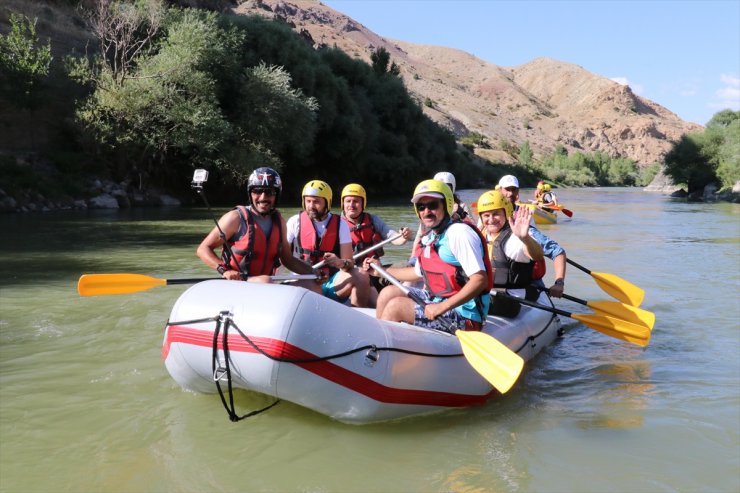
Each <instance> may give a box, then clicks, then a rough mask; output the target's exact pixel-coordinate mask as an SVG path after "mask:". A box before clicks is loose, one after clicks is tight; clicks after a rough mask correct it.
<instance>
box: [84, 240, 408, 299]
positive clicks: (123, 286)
mask: <svg viewBox="0 0 740 493" xmlns="http://www.w3.org/2000/svg"><path fill="white" fill-rule="evenodd" d="M401 236H402V235H401V234H398V235H396V236H394V237H392V238H389V239H387V240H384V241H381V242H380V243H376V244H375V245H373V246H371V247H369V248H367V249H365V250H363V251H361V252H360V253H358V254H356V255H355V256H353V257H352V258H353V259H356V258H359V257H361V256H362V255H365V254H367V253H370V252H371V251H373V250H375V249H377V248H380V247H381V246H383V245H385V244H386V243H388V242H391V241H393V240H395V239H397V238H400V237H401ZM324 263H325V261H323V260H322V261H321V262H319V263H318V264H316V265H315V266H313V267H314V268H315V269H316V268H318V267H321V266H322V265H323V264H324ZM211 279H218V278H196V279H158V278H156V277H151V276H145V275H143V274H85V275H83V276H81V277H80V280H79V281H78V282H77V292H78V293H80V295H81V296H101V295H109V294H128V293H138V292H140V291H146V290H148V289H152V288H155V287H157V286H167V285H171V284H195V283H197V282H202V281H209V280H211ZM298 279H316V275H315V274H277V275H274V276H270V280H272V281H292V280H298Z"/></svg>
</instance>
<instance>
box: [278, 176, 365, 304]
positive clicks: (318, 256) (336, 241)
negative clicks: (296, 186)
mask: <svg viewBox="0 0 740 493" xmlns="http://www.w3.org/2000/svg"><path fill="white" fill-rule="evenodd" d="M301 197H302V200H303V211H301V212H300V213H298V214H296V215H295V216H293V217H291V218H290V219H288V222H287V240H288V242H289V243H290V244H291V245H292V246H293V252H294V254H296V255H299V256H300V257H301V258H302V259H303V260H305V261H306V262H309V263H311V264H312V265H315V264H316V263H318V262H320V261H324V262H325V265H324V266H323V267H322V268H321V269H320V271H321V273H322V277H323V278H325V282H324V283H323V284H322V285H321V288H322V293H323V294H324V296H326V297H328V298H331V299H333V300H335V301H338V302H340V303H345V302H346V301H347V300H350V301H351V303H352V305H353V306H359V307H367V306H369V302H370V300H369V297H370V284H369V283H368V282H367V280H366V279H365V280H363V279H362V278H361V274H360V271H359V269H356V268H355V262H354V260H352V238H351V235H350V231H349V227H348V226H347V224H346V223H345V222H344V221H342V220H341V218H340V217H339V216H337V215H335V214H332V213H331V212H330V209H331V199H332V191H331V187H330V186H329V184H327V183H326V182H324V181H321V180H311V181H309V182H308V183H306V185H305V186H304V187H303V191H302V193H301Z"/></svg>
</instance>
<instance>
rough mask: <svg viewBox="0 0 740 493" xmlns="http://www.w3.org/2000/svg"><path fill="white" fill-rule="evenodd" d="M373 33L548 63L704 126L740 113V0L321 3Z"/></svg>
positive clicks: (495, 59)
mask: <svg viewBox="0 0 740 493" xmlns="http://www.w3.org/2000/svg"><path fill="white" fill-rule="evenodd" d="M321 2H322V3H323V4H324V5H327V6H329V7H331V8H333V9H334V10H337V11H339V12H341V13H343V14H345V15H347V16H349V17H351V18H352V19H354V20H355V21H357V22H359V23H360V24H363V25H364V26H365V27H367V28H368V29H370V30H371V31H373V32H375V33H376V34H378V35H380V36H383V37H385V38H390V39H398V40H403V41H408V42H411V43H416V44H429V45H437V46H446V47H449V48H457V49H461V50H463V51H466V52H468V53H470V54H472V55H475V56H476V57H478V58H481V59H482V60H485V61H487V62H489V63H493V64H495V65H499V66H502V67H513V66H516V65H521V64H524V63H527V62H529V61H531V60H534V59H535V58H539V57H548V58H553V59H556V60H560V61H563V62H568V63H572V64H575V65H579V66H581V67H583V68H584V69H586V70H588V71H589V72H591V73H594V74H597V75H601V76H604V77H607V78H609V79H613V80H615V81H617V82H620V83H622V84H628V85H629V86H630V87H631V88H632V90H633V92H635V93H636V94H638V95H640V96H642V97H645V98H647V99H649V100H651V101H653V102H655V103H658V104H660V105H661V106H663V107H665V108H667V109H668V110H670V111H672V112H673V113H676V114H677V115H678V116H679V117H680V118H681V119H683V120H686V121H690V122H694V123H698V124H700V125H705V124H706V123H707V122H708V121H709V120H710V119H711V118H712V116H713V115H714V114H715V113H717V112H718V111H721V110H723V109H727V108H730V109H732V110H735V111H738V110H740V0H575V1H565V0H539V1H533V0H520V1H514V0H321Z"/></svg>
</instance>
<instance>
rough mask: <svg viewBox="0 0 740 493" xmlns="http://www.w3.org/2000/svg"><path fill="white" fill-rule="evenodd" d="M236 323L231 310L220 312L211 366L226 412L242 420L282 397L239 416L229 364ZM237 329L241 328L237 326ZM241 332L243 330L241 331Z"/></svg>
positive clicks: (230, 417) (264, 409)
mask: <svg viewBox="0 0 740 493" xmlns="http://www.w3.org/2000/svg"><path fill="white" fill-rule="evenodd" d="M231 326H234V327H236V325H235V324H234V321H233V318H232V313H231V312H229V311H222V312H221V313H219V316H218V318H217V320H216V329H215V330H214V331H213V361H212V365H211V368H212V370H213V380H214V382H215V383H216V388H217V389H218V396H219V397H220V398H221V403H222V404H223V405H224V408H225V409H226V413H227V414H228V415H229V420H231V421H232V422H234V423H235V422H237V421H241V420H242V419H246V418H249V417H251V416H254V415H256V414H259V413H261V412H264V411H267V410H268V409H270V408H271V407H273V406H275V405H276V404H277V403H278V402H280V399H277V400H276V401H275V402H273V403H272V404H270V405H269V406H267V407H263V408H262V409H257V410H256V411H251V412H248V413H246V414H244V415H242V416H239V415H238V414H237V413H236V408H235V406H234V392H233V387H232V378H231V365H230V364H229V360H230V359H231V358H230V354H229V327H231ZM222 327H223V339H222V345H223V354H224V366H221V364H220V363H219V359H218V334H219V332H220V331H221V328H222ZM237 330H239V329H238V328H237ZM240 332H241V331H240ZM224 376H225V377H226V386H227V388H228V392H229V403H228V404H227V403H226V397H225V396H224V391H223V389H222V388H221V383H220V382H221V380H222V379H223V377H224Z"/></svg>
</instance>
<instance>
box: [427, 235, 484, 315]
mask: <svg viewBox="0 0 740 493" xmlns="http://www.w3.org/2000/svg"><path fill="white" fill-rule="evenodd" d="M457 222H459V223H461V224H465V225H466V226H468V227H470V228H472V229H473V231H475V232H476V234H477V235H478V237H479V238H480V240H481V246H483V252H482V254H483V264H484V265H485V267H486V275H487V276H488V286H487V288H486V289H485V290H484V291H483V292H482V293H481V294H479V295H478V296H476V297H475V298H474V300H475V306H476V309H477V311H478V313H479V314H480V317H481V321H485V319H486V318H485V313H484V309H483V306H484V304H483V300H482V296H483V295H484V294H485V295H488V292H489V291H490V290H491V288H492V287H493V269H492V266H491V260H490V259H489V258H488V255H486V252H485V244H486V240H485V238H483V236H482V235H481V233H480V231H478V228H476V227H475V226H472V225H470V224H468V223H467V222H464V221H450V222H449V223H448V224H447V225H446V226H445V227H444V228H443V229H442V230H440V231H438V232H437V238H436V239H435V241H434V243H433V244H431V245H428V246H427V247H431V248H429V252H428V255H427V254H422V252H423V248H427V247H422V246H421V242H419V247H417V250H416V253H417V258H418V260H417V261H418V262H419V267H420V269H421V275H422V277H423V278H424V284H425V285H426V288H427V290H429V292H430V293H431V294H432V295H433V296H439V297H441V298H449V297H451V296H454V295H455V294H457V293H458V292H460V290H461V289H462V287H463V286H465V284H467V282H468V280H469V278H468V276H467V275H466V274H465V271H463V269H462V267H461V266H459V265H453V264H449V263H447V262H445V261H444V260H442V258H441V257H440V256H439V244H440V241H441V240H442V238H443V237H444V235H445V234H446V231H447V228H449V227H450V225H452V224H454V223H457ZM427 234H429V233H427Z"/></svg>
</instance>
